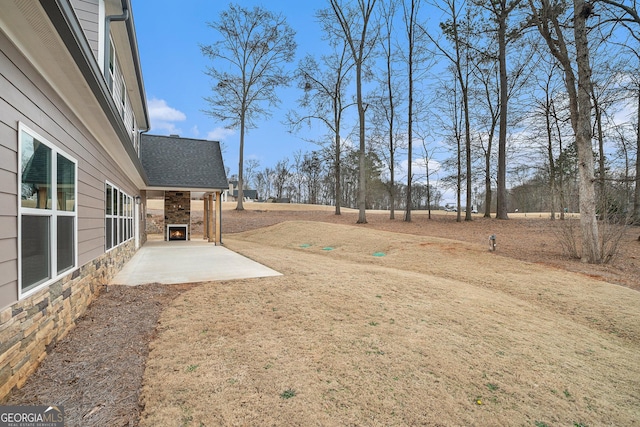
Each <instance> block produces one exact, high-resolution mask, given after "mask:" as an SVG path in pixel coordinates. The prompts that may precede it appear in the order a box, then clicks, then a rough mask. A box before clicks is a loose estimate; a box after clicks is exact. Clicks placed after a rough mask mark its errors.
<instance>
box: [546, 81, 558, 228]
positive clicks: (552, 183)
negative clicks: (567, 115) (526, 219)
mask: <svg viewBox="0 0 640 427" xmlns="http://www.w3.org/2000/svg"><path fill="white" fill-rule="evenodd" d="M546 95H547V99H546V103H545V106H544V108H545V111H544V112H545V120H546V125H547V154H548V156H549V198H550V210H551V220H552V221H553V220H555V219H556V212H555V193H556V166H555V161H554V159H553V129H552V127H551V106H550V102H549V87H548V86H547V94H546Z"/></svg>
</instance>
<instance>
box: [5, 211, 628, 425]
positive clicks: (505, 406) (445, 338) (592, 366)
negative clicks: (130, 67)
mask: <svg viewBox="0 0 640 427" xmlns="http://www.w3.org/2000/svg"><path fill="white" fill-rule="evenodd" d="M233 206H234V205H232V204H228V205H225V211H224V214H223V233H224V234H223V238H224V240H225V243H227V245H228V246H229V247H231V248H233V249H238V250H241V251H242V252H244V253H245V254H247V255H248V256H250V257H251V258H254V259H256V260H259V261H261V262H263V263H265V264H267V265H268V266H269V267H272V268H275V269H278V270H280V271H281V272H283V273H286V276H285V277H282V278H280V281H272V280H274V279H268V280H267V279H260V280H251V281H241V282H229V283H218V284H215V285H211V284H203V285H200V286H196V287H195V288H194V289H193V290H192V291H190V292H188V293H187V294H182V291H183V290H184V289H185V287H176V286H160V285H147V286H141V287H135V288H128V287H122V288H120V287H118V288H115V287H111V288H110V292H109V293H104V292H103V293H102V294H101V296H100V297H99V298H98V300H97V301H96V302H95V303H94V304H93V305H92V306H91V308H90V310H89V311H88V312H87V315H86V316H84V317H83V318H82V319H81V320H79V322H78V327H77V328H76V329H75V330H73V331H72V332H71V333H70V334H69V335H68V337H67V338H66V339H65V340H64V341H63V342H61V343H59V344H58V346H57V347H56V348H55V349H54V351H53V352H52V354H50V355H49V356H48V357H47V359H45V362H44V363H43V364H42V365H41V367H40V368H39V370H38V371H37V373H36V374H35V375H34V376H33V377H32V378H31V379H30V380H29V381H28V382H27V385H26V386H25V387H24V388H23V389H22V390H20V391H18V392H17V393H14V395H13V396H11V398H10V401H9V403H12V404H51V403H57V404H64V405H65V409H66V412H67V414H68V416H69V417H70V418H69V419H70V421H69V422H68V426H104V425H114V426H125V425H138V421H139V415H140V413H141V411H142V407H141V404H142V403H141V402H140V401H139V400H138V395H139V392H140V388H141V387H142V385H141V384H142V376H143V371H144V367H145V363H146V357H147V356H146V354H147V353H146V352H147V351H148V345H149V342H151V340H152V338H153V337H154V333H155V332H154V331H155V327H156V324H157V323H156V319H157V316H159V315H160V313H161V312H162V311H163V310H165V309H166V310H167V311H166V312H164V314H163V319H164V318H167V319H169V321H168V320H162V323H161V325H160V330H159V332H160V336H159V339H160V340H163V341H157V340H156V341H153V342H154V344H153V349H154V351H156V350H157V349H158V348H159V347H161V346H162V344H161V343H163V342H166V341H164V340H167V339H169V340H172V339H174V338H175V339H176V340H178V341H179V342H177V346H176V350H177V351H183V350H184V351H186V350H189V352H188V353H183V354H182V355H176V354H170V355H158V356H152V358H151V360H150V366H149V371H148V373H147V376H148V377H149V378H150V379H149V381H148V383H147V387H148V388H147V391H146V392H145V396H146V397H145V399H144V403H146V404H147V405H149V406H148V407H147V412H146V415H145V417H146V418H147V419H146V421H143V424H145V423H146V424H145V425H199V424H197V423H196V420H201V421H202V422H203V423H204V425H218V424H219V423H223V424H225V423H226V424H229V425H248V424H249V425H250V424H256V423H257V424H265V423H267V424H268V423H269V420H271V421H272V422H273V423H276V424H288V425H291V424H298V425H308V424H309V423H312V424H323V425H332V424H333V425H337V424H340V423H342V424H366V425H384V424H388V425H393V424H395V425H406V424H424V425H461V424H475V425H495V424H496V421H493V420H504V422H498V424H502V425H513V424H515V425H534V422H535V421H541V422H546V423H547V424H548V425H556V424H558V425H565V424H566V425H573V424H572V423H573V422H582V423H585V424H586V425H600V424H609V425H637V423H638V421H637V420H638V419H640V413H639V412H638V409H637V407H636V408H635V409H634V408H633V407H632V406H630V405H632V404H633V403H634V402H637V401H638V399H640V396H638V395H637V390H639V389H640V382H639V380H638V378H639V377H638V363H639V362H638V358H637V354H638V351H640V344H639V338H638V336H639V335H638V330H637V326H634V325H638V324H639V322H638V320H639V318H640V316H639V314H638V307H640V304H639V303H638V301H637V298H638V297H637V295H638V294H637V293H636V292H631V291H628V290H626V289H624V288H621V287H618V286H610V285H608V284H606V283H602V282H601V281H599V280H604V281H607V282H609V283H614V284H622V285H625V286H627V287H629V288H634V289H640V284H639V279H638V278H639V277H640V267H639V262H640V261H639V260H640V258H639V257H640V242H638V241H637V237H638V234H639V233H640V231H639V230H638V228H635V229H630V230H629V232H628V234H627V235H626V236H625V238H624V240H623V244H622V245H621V256H620V257H618V258H617V259H616V260H615V261H614V263H613V264H611V265H607V266H590V265H585V264H582V263H580V262H579V261H576V260H571V259H568V258H566V257H565V256H563V255H562V253H561V251H560V249H559V247H558V245H557V244H556V242H555V240H554V239H555V238H554V234H553V224H552V223H550V221H548V220H545V219H543V218H537V219H535V218H531V215H529V216H528V217H527V218H526V219H524V218H522V219H520V218H514V219H512V220H509V221H495V220H485V219H482V218H477V219H476V220H475V221H473V222H471V223H464V222H463V223H456V222H455V217H454V215H455V214H453V213H449V214H441V215H435V216H434V219H432V220H428V219H427V218H426V216H424V215H423V214H421V213H415V212H414V217H413V218H414V221H413V222H412V223H405V222H403V221H402V220H401V219H396V220H393V221H391V220H389V219H388V214H385V213H379V214H378V213H370V214H368V215H367V218H368V221H369V223H368V224H365V225H359V226H357V227H355V230H357V234H355V235H351V238H350V240H349V242H344V243H343V244H339V242H340V241H341V240H339V237H340V236H342V234H344V231H341V232H339V233H338V236H337V238H336V239H330V241H325V240H323V239H318V241H317V242H315V244H314V243H313V242H311V243H307V241H308V240H309V239H308V238H309V237H311V236H312V235H314V234H313V233H314V232H315V231H317V230H321V231H322V236H321V237H323V238H324V237H325V236H326V237H328V234H327V233H325V231H326V229H325V226H323V225H317V223H318V222H324V223H333V224H337V225H348V226H354V225H355V221H356V219H357V214H356V213H355V212H354V211H352V210H349V209H343V215H342V216H335V215H334V214H333V208H330V207H321V208H319V207H313V206H305V207H301V206H299V205H273V204H271V205H268V204H246V205H245V207H246V208H247V210H246V211H244V212H237V211H234V210H232V208H233ZM291 209H295V211H291ZM197 212H199V210H197V209H195V208H192V214H194V215H197ZM151 213H152V214H155V213H154V212H153V211H152V212H151ZM397 218H401V213H397ZM291 220H297V221H314V223H312V224H316V225H315V226H312V227H311V230H310V231H305V230H304V228H303V229H302V232H301V234H300V232H296V233H299V234H295V235H292V234H290V233H291V232H290V231H287V230H286V228H287V227H285V228H283V229H282V230H281V231H278V232H277V233H275V234H274V233H271V234H265V235H264V237H267V236H268V240H269V242H268V243H265V242H262V241H260V239H262V237H259V234H260V232H261V229H263V228H264V227H266V226H270V225H275V224H279V223H282V222H285V221H291ZM329 225H330V224H329ZM329 225H328V226H329ZM346 228H347V229H351V227H346ZM248 230H254V232H255V233H258V235H257V236H255V237H251V236H249V235H247V236H245V237H235V236H234V235H233V234H230V233H239V232H244V231H248ZM376 230H386V231H391V232H393V233H395V234H384V237H374V238H373V240H372V238H371V237H366V236H371V235H373V236H378V235H376V234H375V233H376V232H377V231H376ZM196 232H197V230H194V233H196ZM371 233H374V234H371ZM347 234H348V233H347ZM490 234H496V235H497V237H498V251H497V252H496V253H495V254H488V252H487V248H488V241H487V239H488V236H489V235H490ZM286 236H288V237H286ZM298 236H299V237H298ZM345 236H346V235H345ZM388 236H394V237H393V239H391V238H390V237H388ZM415 236H419V240H418V241H415V240H413V239H414V238H415ZM428 236H433V237H443V238H448V239H452V240H447V241H442V240H438V239H432V238H427V237H428ZM279 237H283V238H285V237H286V239H288V241H280V242H276V240H277V239H278V238H279ZM193 238H198V237H197V235H195V234H194V237H193ZM252 239H254V241H252ZM256 239H257V240H256ZM394 239H395V240H394ZM398 239H399V240H398ZM298 240H299V242H298ZM392 240H393V241H394V242H395V243H393V242H392ZM454 240H457V241H458V242H456V241H454ZM303 241H304V242H303ZM336 242H338V243H336ZM366 242H369V243H366ZM462 242H466V243H462ZM365 243H366V244H365ZM372 243H375V244H374V245H373V246H375V250H374V249H373V246H371V244H372ZM302 244H310V245H311V246H309V247H307V248H302V247H299V245H302ZM378 244H380V245H378ZM287 245H289V246H287ZM321 245H326V247H330V245H334V246H331V247H333V250H331V251H329V250H327V251H322V249H323V248H324V247H325V246H322V247H320V246H321ZM367 245H369V246H367ZM372 251H375V252H384V254H385V255H384V256H382V257H373V256H372V253H373V252H372ZM369 252H371V253H369ZM411 253H415V254H419V258H417V259H413V258H410V257H408V256H407V254H411ZM436 254H439V255H438V256H437V257H436ZM477 257H480V258H477ZM485 257H488V258H485ZM510 258H512V259H518V260H525V261H527V262H529V263H535V264H538V265H533V264H525V266H526V268H525V269H523V267H522V264H508V263H509V262H513V261H511V260H510ZM412 259H413V261H412ZM405 261H406V262H405ZM326 262H328V264H325V263H326ZM403 263H404V264H403ZM474 263H475V264H474ZM505 263H506V264H505ZM316 264H317V265H316ZM478 265H479V266H481V267H483V268H485V269H487V271H488V273H487V272H485V273H483V274H481V275H476V274H475V272H476V270H478V269H479V268H478V267H477V266H478ZM422 266H428V269H427V270H421V269H420V268H422ZM548 267H552V268H551V269H549V268H548ZM530 268H532V269H533V270H530ZM566 271H573V272H578V273H580V275H575V274H568V273H566ZM558 274H560V275H562V274H568V276H567V277H568V279H567V278H565V277H564V276H562V277H560V276H557V275H558ZM593 278H595V279H598V280H592V279H593ZM534 279H535V280H534ZM387 280H392V281H393V282H394V283H395V284H394V285H393V286H389V285H388V284H385V283H386V281H387ZM521 280H531V281H532V283H531V284H530V285H529V286H521V285H522V283H521V282H519V281H521ZM567 281H568V282H567ZM397 284H400V286H398V285H397ZM189 287H190V286H189ZM189 287H187V288H189ZM625 292H630V293H628V294H627V293H625ZM177 295H182V296H180V297H179V298H177V299H175V300H174V298H175V297H176V296H177ZM172 301H173V303H172ZM634 304H635V305H634ZM630 305H631V306H630ZM434 307H435V308H434ZM214 314H215V315H214ZM514 319H515V320H514ZM174 321H175V322H177V323H171V322H174ZM394 325H395V326H394ZM399 325H401V326H399ZM556 330H558V331H557V332H556ZM398 331H400V332H403V333H402V334H400V335H399V334H398ZM408 331H414V332H413V334H410V333H409V332H408ZM167 334H168V335H167ZM512 335H513V336H512ZM541 335H545V336H546V338H545V337H541ZM516 337H519V338H517V339H516ZM575 337H579V339H576V338H575ZM183 344H185V345H188V346H189V348H188V349H186V348H183ZM443 355H447V357H446V358H445V357H443ZM156 357H157V359H158V360H157V361H156ZM323 361H324V362H323ZM263 362H264V363H263ZM274 362H277V363H274ZM165 365H166V366H165ZM303 365H304V366H303ZM305 366H307V367H305ZM167 367H171V368H170V369H169V368H167ZM162 369H167V379H168V380H170V382H171V383H172V384H173V386H172V387H174V386H175V387H177V384H179V382H180V381H183V380H184V381H186V382H185V383H184V384H183V385H184V387H182V386H180V387H178V388H171V389H167V392H163V391H162V387H160V386H158V384H156V383H154V382H153V379H157V377H156V376H155V374H156V373H158V372H164V371H162ZM154 370H155V371H154ZM274 372H275V374H274ZM538 377H540V378H539V379H538ZM574 377H575V378H574ZM194 378H195V379H196V381H193V380H194ZM325 385H326V387H325ZM234 387H235V388H234ZM543 389H545V390H547V391H548V393H547V392H541V391H540V390H543ZM169 390H173V391H174V392H175V393H174V394H175V396H174V397H169V398H167V394H168V393H169ZM425 390H426V391H425ZM634 390H635V391H634ZM421 393H425V394H421ZM634 393H635V394H634ZM287 396H288V397H287ZM303 396H304V398H302V397H303ZM476 397H480V398H481V399H480V400H481V404H478V403H477V402H476V403H475V404H474V399H475V398H476ZM625 398H626V399H628V402H627V403H624V402H623V400H624V399H625ZM163 399H167V400H163ZM198 399H199V400H200V401H201V402H200V403H198V405H196V406H193V405H192V402H193V400H198ZM207 399H212V402H213V404H212V405H213V406H207V408H209V409H207V410H205V408H204V406H201V405H200V404H202V405H208V402H207ZM421 399H422V400H421ZM469 399H470V400H469ZM469 402H471V403H470V404H469ZM156 405H167V411H168V412H166V411H165V412H162V411H159V412H157V411H158V409H157V406H156ZM489 405H492V406H491V407H490V409H489V410H487V408H489ZM212 407H214V408H215V411H216V414H217V415H216V414H214V413H213V411H212V410H210V408H212ZM305 408H306V409H305ZM375 408H381V409H379V410H377V409H375ZM298 410H299V411H298ZM161 412H162V413H161ZM294 412H295V413H298V412H299V415H296V414H295V413H294ZM467 412H468V413H467ZM612 412H616V413H620V415H612ZM278 414H280V415H278ZM398 414H401V415H398ZM518 414H524V415H521V416H520V415H518ZM156 416H162V417H166V418H164V421H162V422H158V423H156V424H153V422H154V421H152V420H158V418H154V417H156ZM511 416H513V418H509V417H511ZM110 417H111V418H110ZM495 417H498V418H495ZM518 417H520V418H518ZM569 418H571V419H572V420H574V421H569ZM554 420H555V421H554ZM560 420H563V421H562V422H560ZM580 420H581V421H580ZM589 420H592V421H589ZM262 421H264V422H262ZM518 421H520V422H518ZM564 421H566V422H564ZM627 421H628V422H627ZM634 422H635V423H636V424H633V423H634Z"/></svg>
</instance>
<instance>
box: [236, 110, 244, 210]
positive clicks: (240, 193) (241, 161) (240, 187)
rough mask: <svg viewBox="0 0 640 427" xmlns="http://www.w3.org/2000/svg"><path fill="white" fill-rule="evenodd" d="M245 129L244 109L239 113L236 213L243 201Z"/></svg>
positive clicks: (241, 207) (241, 206)
mask: <svg viewBox="0 0 640 427" xmlns="http://www.w3.org/2000/svg"><path fill="white" fill-rule="evenodd" d="M244 128H245V109H244V108H243V109H242V112H241V113H240V155H239V160H238V204H237V205H236V210H237V211H243V210H244V206H243V204H242V203H243V199H244V191H243V190H244V183H243V178H242V177H243V173H242V169H243V168H242V166H243V164H244V130H245V129H244Z"/></svg>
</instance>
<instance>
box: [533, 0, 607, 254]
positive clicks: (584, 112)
mask: <svg viewBox="0 0 640 427" xmlns="http://www.w3.org/2000/svg"><path fill="white" fill-rule="evenodd" d="M529 5H530V8H531V12H532V22H533V23H534V24H535V25H536V27H537V28H538V31H539V32H540V34H541V35H542V37H543V38H544V40H545V42H546V44H547V46H548V47H549V50H550V51H551V54H552V55H553V56H554V57H555V58H556V59H557V61H558V62H559V63H560V66H561V67H562V70H563V72H564V77H565V86H566V88H567V93H568V95H569V111H570V113H571V126H572V128H573V131H574V134H575V142H576V148H577V151H578V170H579V174H580V228H581V230H582V255H581V258H582V260H583V261H584V262H589V263H600V262H602V261H603V257H602V252H601V248H600V238H599V230H598V221H597V218H596V193H595V184H594V182H595V176H594V161H593V151H592V147H591V64H590V61H589V43H588V38H587V27H586V21H587V19H588V18H589V17H590V16H591V14H592V13H593V5H591V4H590V3H586V2H585V1H584V0H573V10H572V12H573V18H572V24H573V25H572V26H573V39H574V40H573V41H574V43H575V58H573V59H572V56H571V53H570V50H569V47H568V43H567V41H566V34H565V30H564V28H566V27H565V26H564V25H562V24H561V22H560V14H561V13H562V12H563V11H562V10H561V8H559V7H558V5H552V4H551V3H550V1H549V0H540V2H539V3H536V2H535V0H529ZM574 64H575V66H576V68H577V72H578V76H577V79H576V75H575V72H574Z"/></svg>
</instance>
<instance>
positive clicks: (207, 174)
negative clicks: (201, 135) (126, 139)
mask: <svg viewBox="0 0 640 427" xmlns="http://www.w3.org/2000/svg"><path fill="white" fill-rule="evenodd" d="M140 160H141V161H142V166H143V167H144V170H145V171H146V173H147V176H148V178H149V186H151V187H175V188H202V189H220V190H224V189H227V188H229V183H228V181H227V177H226V174H225V169H224V162H223V160H222V153H221V152H220V143H219V142H217V141H207V140H203V139H191V138H180V137H176V136H160V135H147V134H144V133H143V134H142V135H141V139H140Z"/></svg>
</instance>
